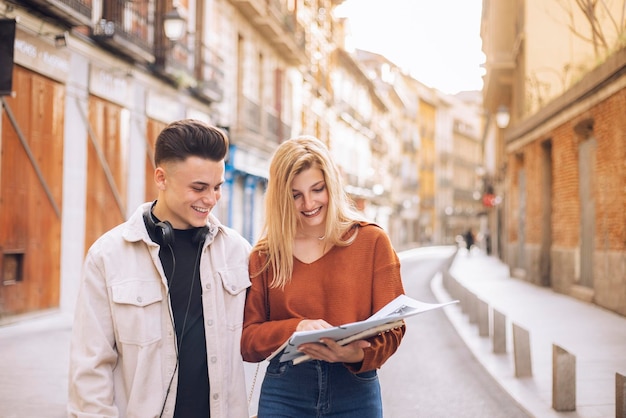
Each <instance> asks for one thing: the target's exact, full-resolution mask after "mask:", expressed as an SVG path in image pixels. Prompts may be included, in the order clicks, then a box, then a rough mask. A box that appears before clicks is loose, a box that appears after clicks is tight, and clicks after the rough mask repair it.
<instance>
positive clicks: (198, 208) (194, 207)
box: [192, 206, 209, 213]
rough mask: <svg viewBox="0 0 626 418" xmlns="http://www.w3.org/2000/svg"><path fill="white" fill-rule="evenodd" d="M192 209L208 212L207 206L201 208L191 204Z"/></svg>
mask: <svg viewBox="0 0 626 418" xmlns="http://www.w3.org/2000/svg"><path fill="white" fill-rule="evenodd" d="M192 208H193V210H195V211H196V212H200V213H209V209H208V208H201V207H198V206H192Z"/></svg>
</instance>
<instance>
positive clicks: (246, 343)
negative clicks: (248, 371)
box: [241, 252, 303, 362]
mask: <svg viewBox="0 0 626 418" xmlns="http://www.w3.org/2000/svg"><path fill="white" fill-rule="evenodd" d="M263 262H264V259H263V257H262V256H261V255H260V254H259V253H258V252H253V253H252V254H251V255H250V266H249V271H250V276H251V277H250V281H251V282H252V286H250V287H249V288H248V293H247V295H246V305H245V309H244V316H243V331H242V335H241V355H242V357H243V359H244V360H245V361H249V362H260V361H263V360H265V359H266V358H267V357H268V356H269V355H270V354H272V353H273V352H274V351H275V350H276V349H277V348H278V347H280V345H281V344H283V343H284V342H285V341H287V339H288V338H289V337H290V336H291V334H293V332H294V331H295V330H296V327H297V326H298V323H299V322H300V321H301V320H302V319H303V318H289V319H282V320H270V319H271V312H270V306H269V297H268V292H269V283H270V281H271V279H270V277H271V276H270V275H269V274H268V271H267V270H265V271H264V272H263V273H262V274H260V275H255V272H258V271H259V270H260V267H261V265H262V263H263Z"/></svg>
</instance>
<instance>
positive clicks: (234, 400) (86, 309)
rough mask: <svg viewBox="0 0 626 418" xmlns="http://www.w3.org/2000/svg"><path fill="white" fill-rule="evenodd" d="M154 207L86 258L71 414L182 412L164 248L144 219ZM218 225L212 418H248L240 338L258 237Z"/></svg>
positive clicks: (210, 249) (208, 291) (213, 257)
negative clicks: (252, 241) (179, 409)
mask: <svg viewBox="0 0 626 418" xmlns="http://www.w3.org/2000/svg"><path fill="white" fill-rule="evenodd" d="M149 205H150V203H146V204H144V205H142V206H140V207H139V208H138V209H137V211H135V213H134V214H133V215H132V216H131V218H130V219H129V220H128V221H127V222H125V223H123V224H121V225H119V226H117V227H116V228H113V229H112V230H111V231H109V232H107V233H106V234H104V235H103V236H102V237H101V238H99V239H98V240H97V241H96V242H95V243H94V244H93V245H92V247H91V248H90V249H89V252H88V253H87V256H86V258H85V264H84V272H83V277H82V282H81V285H80V290H79V296H78V300H77V304H76V313H75V320H74V325H73V334H72V340H71V350H70V371H69V402H68V414H69V416H70V417H95V416H98V417H128V418H134V417H141V418H147V417H158V416H160V414H161V410H162V409H163V415H162V416H163V417H171V416H172V415H173V413H174V406H175V402H176V387H177V382H178V378H177V375H176V372H175V370H176V351H175V344H176V341H175V340H176V337H175V332H174V328H173V326H172V320H171V319H170V313H169V312H170V307H169V300H168V298H167V280H166V277H165V274H164V273H163V268H162V266H161V262H160V260H159V246H158V245H157V244H155V243H153V242H152V241H151V240H150V238H149V236H148V233H147V231H146V228H145V226H144V222H143V217H142V214H143V211H144V210H145V209H146V208H147V207H149ZM210 225H211V233H210V234H209V236H208V237H207V240H206V242H205V244H204V248H203V252H202V256H201V260H200V281H201V283H202V289H203V294H202V303H203V311H204V321H205V332H206V341H207V343H206V348H207V361H208V365H209V381H210V390H211V393H210V410H211V417H212V418H238V417H242V418H244V417H246V418H247V417H248V416H249V415H248V403H247V398H246V388H245V376H244V368H243V361H242V358H241V353H240V338H241V329H242V323H243V307H244V302H245V295H246V289H247V288H248V287H249V286H250V279H249V275H248V256H249V253H250V244H249V243H248V242H247V241H246V240H245V239H244V238H243V237H241V236H240V235H239V234H237V233H236V232H235V231H233V230H231V229H229V228H227V227H225V226H223V225H221V224H220V223H219V221H218V220H217V219H215V218H214V217H212V216H211V218H210ZM170 380H171V382H172V383H171V388H170V390H169V394H166V392H167V388H168V386H169V385H170Z"/></svg>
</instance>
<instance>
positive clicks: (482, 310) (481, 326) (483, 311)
mask: <svg viewBox="0 0 626 418" xmlns="http://www.w3.org/2000/svg"><path fill="white" fill-rule="evenodd" d="M476 311H477V315H478V318H477V319H478V335H479V336H480V337H488V336H489V305H488V304H487V302H485V301H484V300H482V299H479V298H476Z"/></svg>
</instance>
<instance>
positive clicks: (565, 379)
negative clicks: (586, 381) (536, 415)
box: [552, 344, 576, 412]
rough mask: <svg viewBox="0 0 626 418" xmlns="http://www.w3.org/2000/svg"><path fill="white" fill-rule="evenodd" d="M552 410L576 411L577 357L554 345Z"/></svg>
mask: <svg viewBox="0 0 626 418" xmlns="http://www.w3.org/2000/svg"><path fill="white" fill-rule="evenodd" d="M552 408H554V410H555V411H559V412H565V411H575V410H576V356H574V355H573V354H571V353H569V352H567V351H566V350H564V349H563V348H561V347H559V346H558V345H556V344H552Z"/></svg>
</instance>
